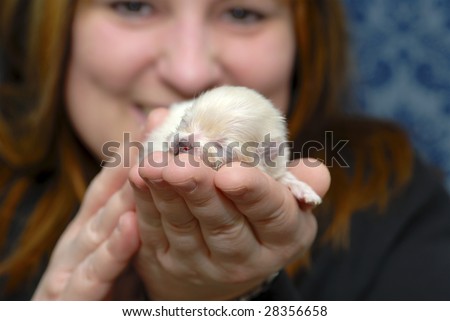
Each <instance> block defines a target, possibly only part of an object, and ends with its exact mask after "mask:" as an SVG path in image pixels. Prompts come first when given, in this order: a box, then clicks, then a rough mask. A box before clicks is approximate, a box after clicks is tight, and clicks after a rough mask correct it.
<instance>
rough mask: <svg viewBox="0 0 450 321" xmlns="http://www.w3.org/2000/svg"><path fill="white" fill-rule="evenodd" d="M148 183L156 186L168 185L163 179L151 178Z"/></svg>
mask: <svg viewBox="0 0 450 321" xmlns="http://www.w3.org/2000/svg"><path fill="white" fill-rule="evenodd" d="M147 183H149V184H150V185H152V186H154V187H164V186H165V185H166V182H165V181H164V180H163V179H152V180H150V179H149V180H147Z"/></svg>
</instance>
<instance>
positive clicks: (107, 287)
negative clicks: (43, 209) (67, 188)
mask: <svg viewBox="0 0 450 321" xmlns="http://www.w3.org/2000/svg"><path fill="white" fill-rule="evenodd" d="M128 171H129V169H126V168H120V167H119V168H104V169H103V170H102V171H101V172H100V173H99V174H98V175H97V177H96V178H95V179H94V180H93V181H92V183H91V184H90V186H89V188H88V190H87V192H86V195H85V197H84V201H83V203H82V205H81V208H80V210H79V212H78V213H77V215H76V217H75V218H74V220H73V221H72V222H71V223H70V225H69V226H68V227H67V228H66V230H65V232H64V233H63V234H62V236H61V238H60V239H59V241H58V243H57V245H56V247H55V250H54V252H53V254H52V257H51V259H50V263H49V265H48V267H47V269H46V271H45V274H44V276H43V277H42V279H41V281H40V283H39V285H38V288H37V290H36V292H35V293H34V296H33V299H34V300H102V299H106V298H108V297H110V296H113V297H114V294H113V293H111V292H112V289H113V287H114V285H115V284H116V281H117V280H118V278H119V276H121V275H122V274H123V272H124V271H125V270H126V268H127V267H128V266H129V261H130V259H131V257H132V256H133V254H134V253H135V252H136V251H137V249H138V247H139V242H140V241H139V236H138V230H137V223H136V222H137V220H136V214H135V210H134V206H135V205H134V196H133V191H132V190H131V187H130V186H129V183H128V181H127V177H128Z"/></svg>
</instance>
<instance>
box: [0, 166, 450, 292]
mask: <svg viewBox="0 0 450 321" xmlns="http://www.w3.org/2000/svg"><path fill="white" fill-rule="evenodd" d="M37 187H38V188H37V190H42V187H43V186H42V183H39V184H37ZM34 193H35V195H36V193H38V192H37V191H35V192H34ZM31 197H32V196H31V195H30V198H28V199H32V198H31ZM27 203H28V202H27ZM27 207H28V208H29V206H25V208H27ZM25 208H24V209H25ZM21 212H22V213H23V212H24V211H21ZM23 221H24V218H23V217H19V218H17V219H16V220H15V221H14V222H13V225H14V226H13V227H12V229H11V231H14V233H10V235H9V236H10V237H11V238H14V236H15V235H17V229H18V228H19V226H21V225H22V224H23ZM11 241H12V239H11ZM11 243H13V242H11ZM311 252H312V265H311V268H310V269H309V270H306V271H302V272H301V273H299V275H297V276H296V277H295V279H294V280H291V279H289V278H288V276H287V275H286V274H285V273H281V274H280V275H279V276H278V277H277V278H276V279H275V280H274V281H273V282H272V284H271V286H270V287H269V289H268V290H267V291H266V292H264V293H263V294H261V295H260V296H258V297H257V298H256V299H258V300H450V197H449V195H448V194H447V192H446V190H445V188H444V187H443V185H442V184H441V182H440V180H439V179H438V178H437V177H436V176H435V174H434V171H433V170H432V169H430V168H428V167H427V166H426V165H424V164H423V163H421V162H420V161H418V160H416V162H415V164H414V171H413V176H412V179H411V181H410V183H409V184H408V186H407V187H406V188H405V189H404V190H403V191H402V192H401V193H400V194H398V195H397V197H395V198H394V199H393V200H392V201H391V202H390V203H389V204H388V207H387V209H386V211H385V212H383V213H379V211H378V210H377V209H376V208H370V209H367V210H364V211H360V212H358V213H355V214H354V215H353V216H352V220H351V229H350V245H349V248H348V249H346V250H334V249H332V248H331V247H330V246H324V245H321V246H319V244H318V242H316V243H315V244H314V245H313V248H312V251H311ZM39 278H40V276H38V277H37V278H36V279H35V280H34V281H33V282H32V283H30V284H28V285H24V287H23V288H22V289H21V291H19V293H16V294H14V295H10V296H6V295H4V294H2V282H1V279H0V299H3V300H5V299H11V300H28V299H30V298H31V296H32V294H33V292H34V288H35V287H36V285H37V282H38V280H39ZM3 281H4V280H3Z"/></svg>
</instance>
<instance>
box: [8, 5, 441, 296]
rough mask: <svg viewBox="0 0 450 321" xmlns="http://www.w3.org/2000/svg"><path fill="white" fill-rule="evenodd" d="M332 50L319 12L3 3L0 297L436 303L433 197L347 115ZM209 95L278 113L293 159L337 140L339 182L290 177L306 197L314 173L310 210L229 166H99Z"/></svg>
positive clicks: (423, 179)
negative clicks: (118, 146) (240, 95)
mask: <svg viewBox="0 0 450 321" xmlns="http://www.w3.org/2000/svg"><path fill="white" fill-rule="evenodd" d="M18 31H20V37H17V33H18ZM345 44H346V39H345V23H344V17H343V14H342V10H341V6H340V3H339V1H338V0H327V1H325V0H315V1H310V0H291V1H278V0H183V1H179V0H146V1H112V0H79V1H69V0H60V1H52V0H43V1H39V2H38V1H34V2H30V1H26V0H2V1H1V3H0V47H2V48H3V52H4V57H2V59H3V60H4V61H2V62H1V63H0V65H1V66H5V70H4V72H3V74H4V75H5V77H4V78H2V79H1V84H0V106H1V107H0V108H1V109H0V111H1V113H0V160H1V165H2V166H0V183H1V194H0V197H1V198H0V201H1V204H0V206H1V213H0V215H1V222H2V224H1V225H0V238H1V237H2V238H3V239H0V244H2V245H3V246H2V248H1V251H2V252H1V257H2V263H1V264H0V273H1V277H2V278H1V291H2V295H3V297H4V298H16V299H27V298H30V297H32V296H33V298H35V299H84V300H90V299H91V300H100V299H108V298H123V296H124V295H125V296H126V297H127V298H131V299H137V298H143V297H145V298H151V299H161V300H162V299H172V300H181V299H191V300H205V299H235V298H239V297H241V296H244V297H246V298H249V297H255V298H258V299H267V300H272V299H273V300H285V299H295V298H299V297H302V298H303V299H370V298H384V299H385V298H400V299H407V298H419V299H420V298H449V296H450V295H449V292H448V288H447V287H446V286H444V285H445V284H446V283H445V282H442V278H445V275H447V272H446V271H447V270H448V269H450V263H449V262H450V259H449V257H448V254H446V253H447V252H445V251H442V249H443V248H446V246H448V244H449V239H448V235H449V234H448V233H447V231H448V229H449V226H450V222H449V220H448V217H447V216H445V215H444V212H445V211H444V209H445V208H446V207H447V206H448V204H449V200H448V196H447V195H445V194H444V193H443V192H442V189H441V186H440V185H439V183H438V182H437V181H436V180H435V179H434V178H433V176H432V175H431V174H430V172H429V170H428V169H427V168H426V167H425V166H424V165H423V164H422V163H421V162H420V161H419V160H416V159H415V160H413V158H412V153H411V152H412V151H411V149H410V147H409V144H408V142H407V140H406V138H405V135H404V133H403V132H402V131H401V130H399V129H398V128H397V127H396V126H394V125H392V124H388V123H382V122H379V121H374V120H370V119H362V118H360V117H357V116H350V115H349V114H348V113H347V111H346V110H345V107H346V106H348V105H349V101H348V93H349V88H348V79H347V73H346V70H347V58H346V57H347V55H346V48H345ZM220 85H235V86H245V87H249V88H252V89H254V90H256V91H258V92H260V93H261V94H262V95H263V96H265V97H267V98H268V99H269V100H270V101H271V102H272V103H273V104H274V106H276V107H277V108H278V109H279V110H280V111H281V112H282V113H284V114H287V115H288V121H289V128H290V135H291V139H292V140H294V150H295V151H298V149H299V148H300V147H301V146H302V145H303V144H304V143H305V142H307V141H319V142H320V143H321V144H322V146H327V147H329V145H330V142H328V141H327V139H326V137H328V136H329V135H328V136H327V135H325V132H330V131H332V133H333V135H334V136H333V137H334V138H335V139H336V140H339V139H342V140H348V141H349V143H348V145H347V146H346V148H347V149H346V150H345V155H344V156H345V157H346V160H347V161H348V163H349V164H350V168H343V167H339V166H333V165H334V164H333V159H332V155H331V156H330V154H329V153H328V152H329V150H326V149H322V150H317V151H316V152H317V153H315V154H314V155H313V154H310V155H304V156H312V157H317V158H319V159H321V160H323V161H324V163H325V165H327V166H328V169H329V171H328V170H327V168H326V167H325V166H323V165H321V166H319V167H308V166H306V165H305V163H303V162H301V161H300V162H294V163H293V165H292V166H290V170H291V172H292V174H293V175H295V176H296V177H297V178H298V179H301V180H303V181H305V182H307V183H308V184H309V185H311V186H312V188H313V189H315V191H316V192H317V193H318V194H319V195H320V196H324V194H325V193H326V192H327V190H328V188H329V184H330V174H331V180H332V185H331V188H330V191H329V192H328V194H327V195H326V197H325V198H324V204H323V205H321V206H320V207H318V208H316V209H315V210H314V213H315V215H313V214H312V213H311V211H310V210H302V209H301V208H300V207H299V206H298V204H297V202H296V200H295V199H294V197H292V195H291V194H290V193H289V191H288V190H287V188H285V187H284V186H283V185H281V184H280V183H279V182H277V181H275V180H273V179H272V178H270V177H268V176H267V175H264V174H263V173H261V172H260V171H258V170H256V169H254V168H248V167H243V166H239V164H233V166H231V167H227V168H221V169H220V170H218V171H213V170H211V169H210V168H208V167H207V166H203V165H202V164H201V165H200V166H196V167H194V166H191V167H189V166H188V167H186V168H181V167H179V166H176V164H177V159H181V160H182V158H183V157H184V155H182V154H180V155H177V156H176V157H175V159H170V160H169V162H168V164H167V166H166V167H164V168H161V167H152V166H150V165H148V166H144V167H142V168H137V167H135V168H131V169H130V168H126V167H123V166H119V167H117V168H113V169H111V168H104V169H101V168H100V166H99V164H100V163H101V161H102V160H103V157H104V155H103V154H102V147H103V146H104V145H105V144H106V143H108V142H120V143H122V138H123V137H124V133H127V134H129V136H127V137H129V138H130V140H132V141H138V140H141V139H143V137H144V136H145V132H146V131H148V130H152V129H153V128H155V126H157V125H158V124H160V123H161V121H162V118H163V117H164V116H165V115H166V114H167V111H166V109H167V107H168V106H169V105H171V104H173V103H176V102H180V101H184V100H187V99H191V98H194V97H197V96H198V95H199V94H201V93H202V92H205V91H206V90H208V89H211V88H213V87H217V86H220ZM159 107H163V109H161V108H159ZM331 148H333V146H331ZM160 156H161V155H159V154H155V155H153V157H154V159H155V160H156V159H157V158H158V157H160ZM161 157H163V156H161ZM419 196H420V197H419ZM431 204H432V205H433V206H431ZM377 209H379V211H381V212H382V214H381V215H380V214H379V213H378V211H377ZM424 209H429V212H428V210H424ZM425 214H426V215H425ZM69 221H70V223H69ZM417 222H420V224H419V225H420V226H419V225H417V224H418V223H417ZM380 235H382V236H383V237H382V238H380ZM427 235H434V236H436V237H435V238H433V239H429V238H428V236H427ZM418 244H422V245H423V246H422V247H421V246H418ZM367 249H370V251H371V253H372V254H373V255H370V256H367V255H366V254H367ZM444 252H445V253H444ZM50 253H52V254H51V259H50V258H49V257H50ZM308 253H309V254H308ZM420 255H424V256H426V257H427V258H428V260H425V261H431V260H437V259H439V260H440V262H442V264H433V265H430V266H428V265H424V264H419V263H420V262H419V263H418V262H416V264H415V265H414V266H413V267H411V264H410V263H411V262H412V261H416V260H415V259H416V258H417V256H420ZM298 258H300V260H298ZM308 258H309V259H310V260H309V265H307V264H305V262H307V261H308ZM425 261H424V262H425ZM292 262H296V264H291V263H292ZM288 267H289V268H288ZM307 267H308V268H307ZM373 267H377V268H378V270H374V268H373ZM285 269H289V270H290V271H291V277H292V278H291V279H290V278H288V277H287V275H286V273H284V272H283V271H284V270H285ZM355 269H356V270H355ZM279 271H282V272H281V273H279V274H278V277H276V278H275V279H273V276H274V275H276V274H277V273H278V272H279ZM405 271H408V273H409V274H406V273H405ZM423 271H427V272H426V273H425V275H424V272H423ZM355 275H358V277H357V278H355V277H354V276H355ZM438 276H440V278H439V277H438ZM124 278H126V282H122V281H123V279H124ZM411 278H414V279H420V280H424V281H423V284H421V285H420V286H418V287H417V288H414V289H411V286H410V284H411V283H410V282H409V281H410V279H411ZM267 280H271V283H270V284H269V285H268V286H265V287H264V289H265V292H264V293H256V292H255V290H258V289H261V288H262V287H261V284H266V285H267ZM324 280H326V282H324ZM392 280H394V281H395V282H393V281H392ZM130 286H131V288H130ZM249 294H251V295H250V296H249Z"/></svg>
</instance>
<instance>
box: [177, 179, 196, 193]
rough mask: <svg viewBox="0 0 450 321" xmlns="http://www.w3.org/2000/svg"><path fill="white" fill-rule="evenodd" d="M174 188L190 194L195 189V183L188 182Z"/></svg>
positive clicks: (193, 181)
mask: <svg viewBox="0 0 450 321" xmlns="http://www.w3.org/2000/svg"><path fill="white" fill-rule="evenodd" d="M176 188H177V189H179V190H180V191H182V192H184V193H191V192H193V191H194V190H195V189H196V188H197V182H196V181H195V180H189V181H186V182H183V183H181V184H179V185H176Z"/></svg>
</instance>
